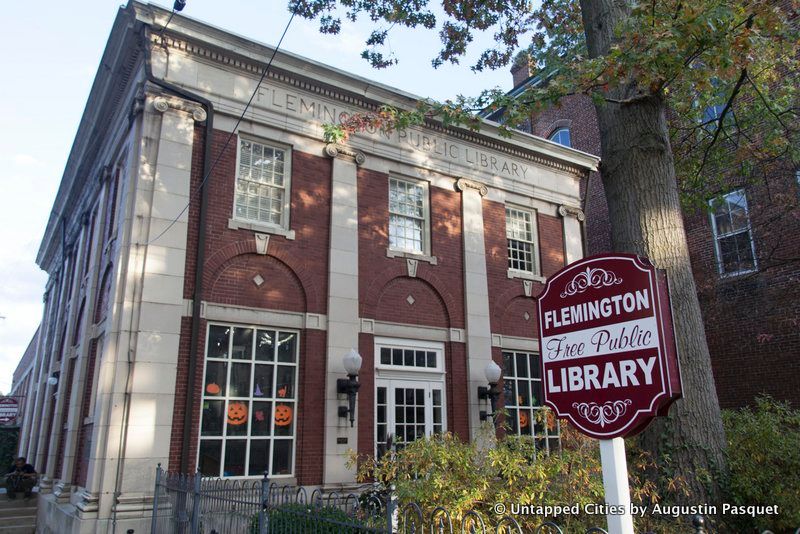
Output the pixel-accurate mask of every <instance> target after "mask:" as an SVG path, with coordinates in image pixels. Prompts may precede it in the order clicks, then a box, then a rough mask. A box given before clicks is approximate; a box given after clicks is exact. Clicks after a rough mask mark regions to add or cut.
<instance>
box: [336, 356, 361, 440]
mask: <svg viewBox="0 0 800 534" xmlns="http://www.w3.org/2000/svg"><path fill="white" fill-rule="evenodd" d="M361 362H362V359H361V355H360V354H359V353H358V352H356V349H350V352H348V353H347V354H345V356H344V360H343V363H344V370H345V371H346V372H347V378H339V379H338V380H336V393H339V394H342V395H347V406H339V417H347V416H348V415H349V416H350V426H351V427H352V426H353V424H354V423H355V420H356V394H357V393H358V388H360V387H361V384H359V382H358V372H359V371H360V370H361Z"/></svg>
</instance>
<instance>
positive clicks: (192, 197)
mask: <svg viewBox="0 0 800 534" xmlns="http://www.w3.org/2000/svg"><path fill="white" fill-rule="evenodd" d="M174 13H175V12H174V10H173V14H174ZM296 13H297V11H296V10H294V11H292V16H291V17H289V21H288V22H287V23H286V27H285V28H284V29H283V33H282V34H281V38H280V39H279V40H278V44H277V45H276V46H275V49H274V50H273V51H272V57H270V58H269V62H268V63H267V66H266V68H265V69H264V72H262V73H261V78H259V80H258V83H257V84H256V88H255V89H254V90H253V94H251V95H250V99H249V100H248V101H247V104H245V106H244V109H243V110H242V113H241V115H239V118H238V119H236V124H235V125H234V126H233V129H232V130H231V132H230V134H228V137H227V138H226V139H225V143H224V144H223V145H222V150H220V151H219V154H217V157H216V158H215V159H214V161H213V162H212V163H211V167H210V168H209V169H208V172H207V173H206V174H205V176H203V180H202V181H201V182H200V184H199V185H198V186H197V187H196V188H195V190H194V191H192V193H191V194H190V195H189V202H187V203H186V206H184V207H183V209H182V210H181V211H180V212H179V213H178V214H177V215H176V216H175V218H174V219H172V221H170V223H169V224H168V225H167V227H166V228H164V229H163V230H162V231H161V233H159V234H158V235H157V236H155V237H154V238H153V239H151V240H150V241H148V242H147V243H146V245H151V244H153V243H155V242H156V241H158V240H159V239H160V238H161V236H163V235H164V234H166V233H167V232H168V231H169V229H170V228H172V227H173V226H175V223H176V222H178V219H180V218H181V216H182V215H183V214H184V213H186V210H188V209H189V206H191V204H192V202H193V201H194V200H195V198H196V196H197V194H198V193H199V192H200V190H201V189H202V188H203V186H204V185H205V183H206V181H207V180H208V177H209V176H211V173H212V172H214V168H215V167H216V166H217V163H219V160H220V159H222V155H223V154H224V153H225V150H227V148H228V145H229V144H230V142H231V139H233V136H234V135H236V131H237V130H238V128H239V125H240V124H241V122H242V120H244V116H245V114H246V113H247V110H248V109H250V105H251V104H252V103H253V99H254V98H255V97H256V94H258V89H259V88H260V87H261V83H262V82H263V81H264V78H266V77H267V73H268V72H269V69H270V67H271V66H272V61H273V60H274V59H275V55H276V54H277V53H278V49H279V48H280V47H281V43H282V42H283V38H284V37H286V32H288V31H289V26H290V25H291V24H292V20H294V16H295V14H296ZM170 20H172V15H170V18H169V20H168V21H167V24H169V21H170ZM164 29H166V25H165V26H164V28H163V29H162V30H161V31H162V33H163V31H164ZM206 135H209V132H206Z"/></svg>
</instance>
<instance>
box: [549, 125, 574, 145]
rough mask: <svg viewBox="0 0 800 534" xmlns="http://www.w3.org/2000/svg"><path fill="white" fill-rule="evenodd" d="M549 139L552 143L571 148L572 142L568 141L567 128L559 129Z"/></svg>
mask: <svg viewBox="0 0 800 534" xmlns="http://www.w3.org/2000/svg"><path fill="white" fill-rule="evenodd" d="M549 139H550V140H551V141H553V142H554V143H558V144H559V145H564V146H569V147H571V146H572V140H571V139H570V135H569V128H559V129H558V130H556V131H555V132H553V133H552V134H551V135H550V138H549Z"/></svg>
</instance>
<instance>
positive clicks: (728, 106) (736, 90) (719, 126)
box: [697, 69, 747, 176]
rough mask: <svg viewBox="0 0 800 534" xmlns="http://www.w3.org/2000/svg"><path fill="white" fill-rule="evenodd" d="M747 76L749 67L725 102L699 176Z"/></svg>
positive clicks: (744, 70)
mask: <svg viewBox="0 0 800 534" xmlns="http://www.w3.org/2000/svg"><path fill="white" fill-rule="evenodd" d="M746 78H747V69H742V72H741V74H740V75H739V79H738V80H736V85H735V86H734V87H733V91H731V96H730V97H729V98H728V101H727V102H726V103H725V107H724V108H722V113H720V114H719V118H718V119H717V123H718V124H717V129H716V130H714V137H713V138H712V139H711V142H710V143H709V144H708V146H706V149H705V150H704V151H703V159H702V160H701V161H700V167H698V169H697V176H699V175H700V173H701V172H703V168H704V167H705V165H706V161H707V160H708V155H709V154H710V153H711V148H712V147H713V146H714V144H715V143H716V142H717V139H718V138H719V134H720V132H721V131H722V124H723V122H722V121H724V120H725V116H726V115H727V114H728V111H730V109H731V106H732V105H733V101H734V100H735V99H736V96H737V95H738V94H739V91H740V90H741V88H742V84H744V81H745V79H746Z"/></svg>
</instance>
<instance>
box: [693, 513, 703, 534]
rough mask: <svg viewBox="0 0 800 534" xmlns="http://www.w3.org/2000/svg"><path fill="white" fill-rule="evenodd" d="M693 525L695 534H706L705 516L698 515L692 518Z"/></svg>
mask: <svg viewBox="0 0 800 534" xmlns="http://www.w3.org/2000/svg"><path fill="white" fill-rule="evenodd" d="M692 525H694V532H695V534H704V533H705V531H706V529H705V526H706V520H705V519H703V516H702V515H700V514H698V515H696V516H694V517H693V518H692Z"/></svg>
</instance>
